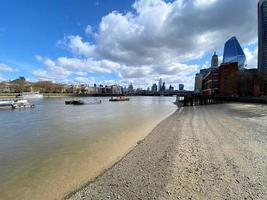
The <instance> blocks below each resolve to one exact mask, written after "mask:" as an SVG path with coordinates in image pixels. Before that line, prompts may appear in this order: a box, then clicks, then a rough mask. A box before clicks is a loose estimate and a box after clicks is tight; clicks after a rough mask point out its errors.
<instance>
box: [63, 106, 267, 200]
mask: <svg viewBox="0 0 267 200" xmlns="http://www.w3.org/2000/svg"><path fill="white" fill-rule="evenodd" d="M266 191H267V107H266V106H262V105H252V104H223V105H219V104H218V105H209V106H199V107H184V108H180V109H178V110H177V111H176V112H175V113H174V114H172V115H171V116H170V117H168V118H167V119H165V120H164V121H162V122H161V123H160V124H159V125H158V126H157V127H155V128H154V129H153V131H152V132H151V133H150V134H149V135H148V136H147V137H146V138H145V139H144V140H142V141H141V142H139V144H138V145H137V146H136V147H135V148H134V149H133V150H132V151H131V152H129V153H128V154H127V155H126V156H125V157H124V158H123V159H121V160H120V161H119V162H117V163H116V164H115V165H114V166H112V167H111V168H110V169H108V170H106V171H105V172H104V173H103V174H101V175H100V176H98V177H97V178H95V179H94V180H91V181H90V182H88V183H87V184H86V185H84V186H83V187H82V188H80V189H78V190H77V191H75V192H72V193H70V194H69V195H67V196H66V199H72V200H76V199H94V200H95V199H131V200H135V199H266V196H267V192H266Z"/></svg>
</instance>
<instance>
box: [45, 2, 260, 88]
mask: <svg viewBox="0 0 267 200" xmlns="http://www.w3.org/2000/svg"><path fill="white" fill-rule="evenodd" d="M132 8H133V11H129V12H126V13H125V12H124V13H121V12H117V11H114V12H111V13H109V14H108V15H106V16H104V17H102V19H101V22H100V24H99V26H98V29H97V32H93V29H92V27H91V26H90V25H88V26H87V27H86V30H85V33H86V34H87V35H89V36H90V42H89V41H85V40H84V39H83V38H82V37H81V36H78V35H76V36H67V37H65V38H64V40H63V41H61V42H60V44H61V45H63V46H64V47H65V48H67V49H68V50H70V51H71V52H72V53H73V54H74V57H73V58H68V57H59V58H57V59H55V60H50V59H46V60H41V61H42V62H43V63H44V64H45V65H46V66H47V67H48V69H47V72H49V70H50V71H53V70H55V71H58V70H57V69H63V70H66V71H67V72H70V73H72V74H73V73H74V72H75V73H77V72H81V73H84V72H95V73H114V74H116V75H118V76H119V80H118V81H119V82H120V83H129V82H131V81H132V82H134V83H136V84H139V85H140V84H141V83H142V84H148V83H149V84H151V83H152V82H155V81H156V80H158V79H159V77H162V78H164V79H165V80H166V82H168V81H169V82H170V83H173V84H178V83H184V84H185V85H186V87H187V88H192V87H193V85H194V81H193V78H194V74H195V73H196V71H197V70H198V69H199V67H200V66H198V65H187V64H182V63H186V62H188V61H192V60H195V59H199V58H202V57H203V55H204V54H205V53H207V52H213V51H214V50H217V49H221V48H223V45H224V43H225V41H226V40H227V39H229V38H230V37H232V36H234V35H235V36H236V37H237V38H238V40H239V41H240V42H241V43H242V45H246V44H251V43H253V42H255V41H256V39H257V2H255V0H246V1H244V0H235V1H233V0H192V1H188V0H175V1H168V2H166V1H164V0H137V1H135V3H134V4H133V5H132ZM92 39H93V41H94V42H92V41H91V40H92ZM245 51H246V54H247V59H248V64H249V65H251V66H253V65H255V63H253V62H254V57H255V55H254V54H255V52H250V51H247V50H245ZM208 64H209V63H205V64H204V67H207V66H208ZM51 66H52V67H51ZM57 73H58V72H57ZM41 74H42V73H41ZM48 74H49V73H48ZM78 76H79V77H80V78H81V77H84V76H83V75H78ZM66 77H67V75H66V76H65V77H64V78H66ZM142 84H141V85H142Z"/></svg>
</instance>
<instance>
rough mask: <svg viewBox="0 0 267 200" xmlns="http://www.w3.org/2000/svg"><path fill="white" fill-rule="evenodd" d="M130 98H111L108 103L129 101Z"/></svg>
mask: <svg viewBox="0 0 267 200" xmlns="http://www.w3.org/2000/svg"><path fill="white" fill-rule="evenodd" d="M129 100H130V98H128V97H124V96H119V97H111V98H110V99H109V101H129Z"/></svg>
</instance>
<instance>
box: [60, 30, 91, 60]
mask: <svg viewBox="0 0 267 200" xmlns="http://www.w3.org/2000/svg"><path fill="white" fill-rule="evenodd" d="M58 44H59V45H60V46H63V47H64V48H67V49H69V50H70V51H71V52H72V53H73V54H75V55H80V56H85V57H90V56H94V55H96V52H95V48H96V47H95V45H94V44H91V43H89V42H84V41H82V38H81V37H80V36H78V35H76V36H73V35H71V36H67V37H65V38H64V40H63V41H59V42H58Z"/></svg>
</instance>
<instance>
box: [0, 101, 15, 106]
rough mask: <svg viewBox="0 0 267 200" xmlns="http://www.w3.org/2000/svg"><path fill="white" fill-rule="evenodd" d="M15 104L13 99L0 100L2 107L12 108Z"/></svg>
mask: <svg viewBox="0 0 267 200" xmlns="http://www.w3.org/2000/svg"><path fill="white" fill-rule="evenodd" d="M13 102H14V101H13V100H12V99H0V107H4V106H11V105H12V103H13Z"/></svg>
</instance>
